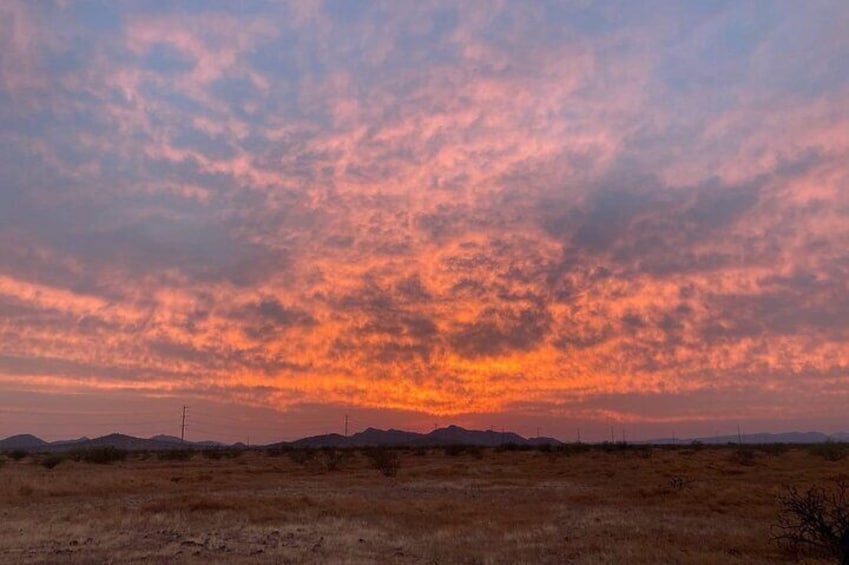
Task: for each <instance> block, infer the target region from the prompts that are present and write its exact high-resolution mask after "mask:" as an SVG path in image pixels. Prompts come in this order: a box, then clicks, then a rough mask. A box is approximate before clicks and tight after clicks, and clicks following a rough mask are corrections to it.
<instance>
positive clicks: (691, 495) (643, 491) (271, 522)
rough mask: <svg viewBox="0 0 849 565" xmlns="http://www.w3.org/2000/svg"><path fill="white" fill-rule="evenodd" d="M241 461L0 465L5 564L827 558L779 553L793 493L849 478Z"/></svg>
mask: <svg viewBox="0 0 849 565" xmlns="http://www.w3.org/2000/svg"><path fill="white" fill-rule="evenodd" d="M400 464H401V466H400V470H399V472H398V474H397V476H395V477H389V478H387V477H384V476H382V475H381V474H380V473H379V472H378V471H377V470H375V469H374V466H373V464H372V462H371V461H370V460H369V459H368V458H367V457H365V456H364V455H362V454H359V453H357V454H354V455H353V456H349V457H347V458H346V459H345V461H344V465H342V466H341V467H340V468H338V469H336V470H330V469H328V468H327V466H326V465H321V464H317V463H314V462H308V463H305V464H304V463H298V462H297V461H295V460H293V458H290V457H268V456H266V455H264V454H262V453H256V452H251V453H246V454H244V455H243V456H241V457H239V458H235V459H234V458H222V459H210V458H206V457H201V456H200V455H197V456H195V457H193V458H192V459H190V460H187V461H163V460H159V459H157V458H155V457H149V458H147V459H144V460H141V459H139V458H137V457H130V458H129V459H128V460H127V461H123V462H119V463H115V464H113V465H92V464H87V463H83V462H78V461H64V462H62V464H61V465H58V466H56V467H55V468H53V469H47V468H45V467H43V466H42V465H41V464H39V462H38V458H35V459H33V458H27V459H23V460H21V461H8V462H7V463H6V465H5V466H4V467H3V468H2V469H0V562H3V563H17V562H22V563H29V562H49V563H53V562H56V561H63V562H77V563H94V562H98V563H99V562H109V561H113V562H188V563H193V562H198V563H201V562H209V561H214V562H221V561H225V562H240V561H243V562H254V561H257V560H260V561H264V562H280V563H300V562H316V563H371V562H388V563H575V564H615V563H622V564H625V563H627V564H641V563H644V564H649V563H652V564H654V563H694V564H714V563H739V564H743V563H745V564H757V563H764V564H766V563H799V562H803V563H828V561H822V560H821V561H817V560H815V559H811V558H808V559H807V560H804V559H802V560H798V559H797V558H796V556H793V555H789V554H787V553H784V552H782V550H781V549H780V548H778V547H777V546H776V545H775V544H774V543H773V542H772V541H771V532H770V526H771V524H773V523H775V521H776V512H777V510H778V505H777V504H778V503H777V499H778V496H779V495H780V494H782V492H784V486H785V485H798V486H800V487H804V486H807V485H811V484H824V483H827V482H829V481H834V480H835V479H838V478H840V477H841V476H844V477H845V476H847V475H849V459H843V460H840V461H828V460H826V459H823V458H822V457H818V456H816V455H814V454H811V453H809V452H808V451H807V450H805V449H801V448H800V449H791V450H789V451H786V452H781V453H773V454H767V453H765V452H761V451H757V452H756V453H755V455H754V457H752V458H749V457H748V456H746V457H745V458H744V459H742V460H741V459H740V458H739V456H738V454H736V452H735V451H734V448H704V449H700V450H686V449H674V450H673V449H655V450H654V451H653V452H652V453H651V454H650V457H649V456H647V455H646V454H645V453H642V454H638V453H632V452H615V451H613V452H609V453H606V452H603V451H601V450H592V451H589V452H586V453H578V454H573V455H568V456H567V455H563V454H558V453H541V452H537V451H529V452H525V451H502V452H498V451H494V450H484V452H483V457H482V458H480V459H478V458H476V457H474V456H472V455H459V456H448V455H446V454H445V453H444V451H443V450H430V451H429V452H428V453H427V454H424V455H423V454H422V453H415V452H404V453H402V454H401V461H400Z"/></svg>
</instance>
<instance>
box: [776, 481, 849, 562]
mask: <svg viewBox="0 0 849 565" xmlns="http://www.w3.org/2000/svg"><path fill="white" fill-rule="evenodd" d="M778 504H779V514H778V523H777V524H776V525H775V526H774V532H775V533H774V536H773V537H774V539H775V541H776V542H778V543H779V544H780V545H782V546H784V547H785V548H786V549H788V550H790V551H793V552H794V553H797V554H799V553H803V552H807V553H813V554H816V555H823V556H831V557H837V558H838V559H839V560H840V563H842V564H846V563H849V482H847V481H845V480H840V481H838V482H837V483H836V485H835V487H834V488H832V489H829V490H826V489H824V488H821V487H811V488H809V489H808V490H807V491H804V492H800V491H799V490H798V489H797V488H796V487H788V488H787V492H786V494H784V495H783V496H781V497H780V498H779V500H778Z"/></svg>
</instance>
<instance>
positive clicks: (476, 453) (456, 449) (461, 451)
mask: <svg viewBox="0 0 849 565" xmlns="http://www.w3.org/2000/svg"><path fill="white" fill-rule="evenodd" d="M443 449H444V451H445V455H447V456H449V457H459V456H460V455H469V456H471V457H473V458H475V459H483V451H482V450H481V448H480V447H478V446H476V445H464V444H459V443H458V444H452V445H446V446H445V447H444V448H443Z"/></svg>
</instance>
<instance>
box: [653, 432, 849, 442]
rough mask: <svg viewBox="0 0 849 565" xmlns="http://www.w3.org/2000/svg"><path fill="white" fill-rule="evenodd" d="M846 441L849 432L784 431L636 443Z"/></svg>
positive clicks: (662, 439)
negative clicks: (830, 433) (829, 433)
mask: <svg viewBox="0 0 849 565" xmlns="http://www.w3.org/2000/svg"><path fill="white" fill-rule="evenodd" d="M829 440H831V441H847V440H849V433H844V432H840V433H836V434H832V435H831V436H829V435H826V434H824V433H822V432H785V433H779V434H770V433H759V434H743V435H742V436H738V435H725V436H709V437H697V438H691V439H674V438H659V439H653V440H649V441H644V442H638V443H651V444H654V445H671V444H687V443H693V442H698V443H704V444H706V445H723V444H726V443H740V442H741V441H742V442H743V443H748V444H756V445H757V444H765V443H787V444H811V443H825V442H827V441H829Z"/></svg>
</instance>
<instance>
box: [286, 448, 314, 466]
mask: <svg viewBox="0 0 849 565" xmlns="http://www.w3.org/2000/svg"><path fill="white" fill-rule="evenodd" d="M316 453H317V450H315V449H313V448H311V447H302V448H295V449H291V450H288V451H287V454H288V455H289V459H291V460H292V462H293V463H297V464H298V465H306V464H307V463H309V462H310V461H312V460H313V459H315V456H316Z"/></svg>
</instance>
